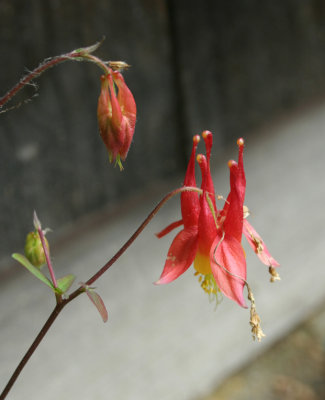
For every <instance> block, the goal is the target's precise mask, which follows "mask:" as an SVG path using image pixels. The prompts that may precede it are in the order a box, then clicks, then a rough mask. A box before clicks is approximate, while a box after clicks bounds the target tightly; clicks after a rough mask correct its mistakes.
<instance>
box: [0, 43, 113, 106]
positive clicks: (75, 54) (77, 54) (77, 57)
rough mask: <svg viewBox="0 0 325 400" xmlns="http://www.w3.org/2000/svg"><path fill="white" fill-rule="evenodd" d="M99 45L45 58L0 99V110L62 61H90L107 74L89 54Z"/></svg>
mask: <svg viewBox="0 0 325 400" xmlns="http://www.w3.org/2000/svg"><path fill="white" fill-rule="evenodd" d="M100 44H101V42H99V43H96V44H94V45H93V46H89V47H84V48H81V49H77V50H73V51H71V52H69V53H66V54H62V55H60V56H56V57H51V58H47V59H46V60H44V61H43V62H42V63H41V64H40V65H39V66H38V67H36V68H35V69H34V70H33V71H31V72H29V73H28V74H27V75H26V76H24V77H23V78H22V79H21V80H20V81H19V82H18V83H17V84H16V85H15V86H14V87H13V88H12V89H10V90H9V91H8V92H7V93H6V94H5V95H4V96H3V97H1V98H0V110H1V108H2V107H3V106H4V105H5V104H6V103H8V101H9V100H10V99H12V98H13V97H14V96H15V95H16V94H17V93H18V92H19V91H20V90H21V89H23V87H24V86H26V85H27V84H28V83H29V82H30V81H32V80H33V79H35V78H38V77H39V76H40V75H41V74H42V73H43V72H45V71H46V70H48V69H49V68H52V67H54V66H55V65H57V64H60V63H62V62H64V61H68V60H74V61H91V62H93V63H95V64H97V65H98V66H99V67H101V68H102V69H104V71H106V73H107V71H109V69H108V67H107V66H106V65H105V63H104V62H103V61H102V60H100V59H99V58H97V57H94V56H92V55H90V53H92V52H93V51H95V50H96V49H97V48H98V47H99V46H100ZM0 112H1V111H0ZM2 112H3V111H2Z"/></svg>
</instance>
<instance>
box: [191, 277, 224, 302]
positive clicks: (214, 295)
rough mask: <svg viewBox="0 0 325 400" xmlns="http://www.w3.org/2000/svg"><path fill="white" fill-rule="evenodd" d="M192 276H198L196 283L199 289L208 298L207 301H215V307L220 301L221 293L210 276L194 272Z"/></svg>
mask: <svg viewBox="0 0 325 400" xmlns="http://www.w3.org/2000/svg"><path fill="white" fill-rule="evenodd" d="M194 276H198V281H199V283H200V285H201V288H202V289H203V290H204V291H205V293H207V294H208V296H209V301H210V302H212V301H215V302H216V305H218V304H219V303H220V302H221V300H222V295H221V291H220V289H219V287H218V285H217V283H216V281H215V279H214V276H213V275H212V274H206V275H204V274H201V273H200V272H198V271H196V272H195V273H194Z"/></svg>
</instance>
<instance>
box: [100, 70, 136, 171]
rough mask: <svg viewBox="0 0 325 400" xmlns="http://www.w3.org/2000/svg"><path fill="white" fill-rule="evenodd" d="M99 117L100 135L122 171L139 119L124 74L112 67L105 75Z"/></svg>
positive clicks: (110, 158) (111, 156)
mask: <svg viewBox="0 0 325 400" xmlns="http://www.w3.org/2000/svg"><path fill="white" fill-rule="evenodd" d="M101 82H102V83H101V92H100V95H99V98H98V107H97V118H98V124H99V131H100V136H101V137H102V139H103V141H104V143H105V146H106V147H107V150H108V154H109V160H110V162H113V161H115V164H118V165H119V167H120V169H121V170H122V169H123V167H122V163H121V160H122V161H124V160H125V159H126V156H127V153H128V151H129V148H130V145H131V142H132V138H133V134H134V128H135V122H136V104H135V101H134V97H133V95H132V93H131V91H130V89H129V88H128V87H127V85H126V83H125V81H124V78H123V76H122V74H121V73H120V72H118V71H113V70H111V73H109V74H107V75H102V76H101Z"/></svg>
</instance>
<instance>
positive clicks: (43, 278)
mask: <svg viewBox="0 0 325 400" xmlns="http://www.w3.org/2000/svg"><path fill="white" fill-rule="evenodd" d="M12 258H13V259H14V260H16V261H18V262H19V263H20V264H21V265H22V266H24V267H25V268H26V269H28V271H29V272H30V273H31V274H33V275H34V276H36V278H37V279H39V280H40V281H42V282H43V283H45V285H47V286H49V287H50V288H51V289H52V290H53V291H54V292H56V290H55V287H54V285H53V283H52V282H51V281H50V280H49V279H47V277H46V276H45V275H43V273H42V272H41V271H40V270H39V269H38V268H36V267H34V265H33V264H31V263H30V262H29V261H28V259H27V258H26V257H25V256H23V255H22V254H19V253H14V254H13V255H12Z"/></svg>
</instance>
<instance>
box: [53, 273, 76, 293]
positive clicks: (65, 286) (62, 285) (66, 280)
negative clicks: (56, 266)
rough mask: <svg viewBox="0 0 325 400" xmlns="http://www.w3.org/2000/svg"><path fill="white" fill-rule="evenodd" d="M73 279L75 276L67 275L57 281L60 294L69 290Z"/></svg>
mask: <svg viewBox="0 0 325 400" xmlns="http://www.w3.org/2000/svg"><path fill="white" fill-rule="evenodd" d="M75 279H76V277H75V275H73V274H69V275H66V276H63V277H62V278H60V279H58V280H57V284H58V289H59V290H60V292H61V294H63V293H65V292H66V291H67V290H69V289H70V287H71V285H72V284H73V282H74V280H75Z"/></svg>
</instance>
